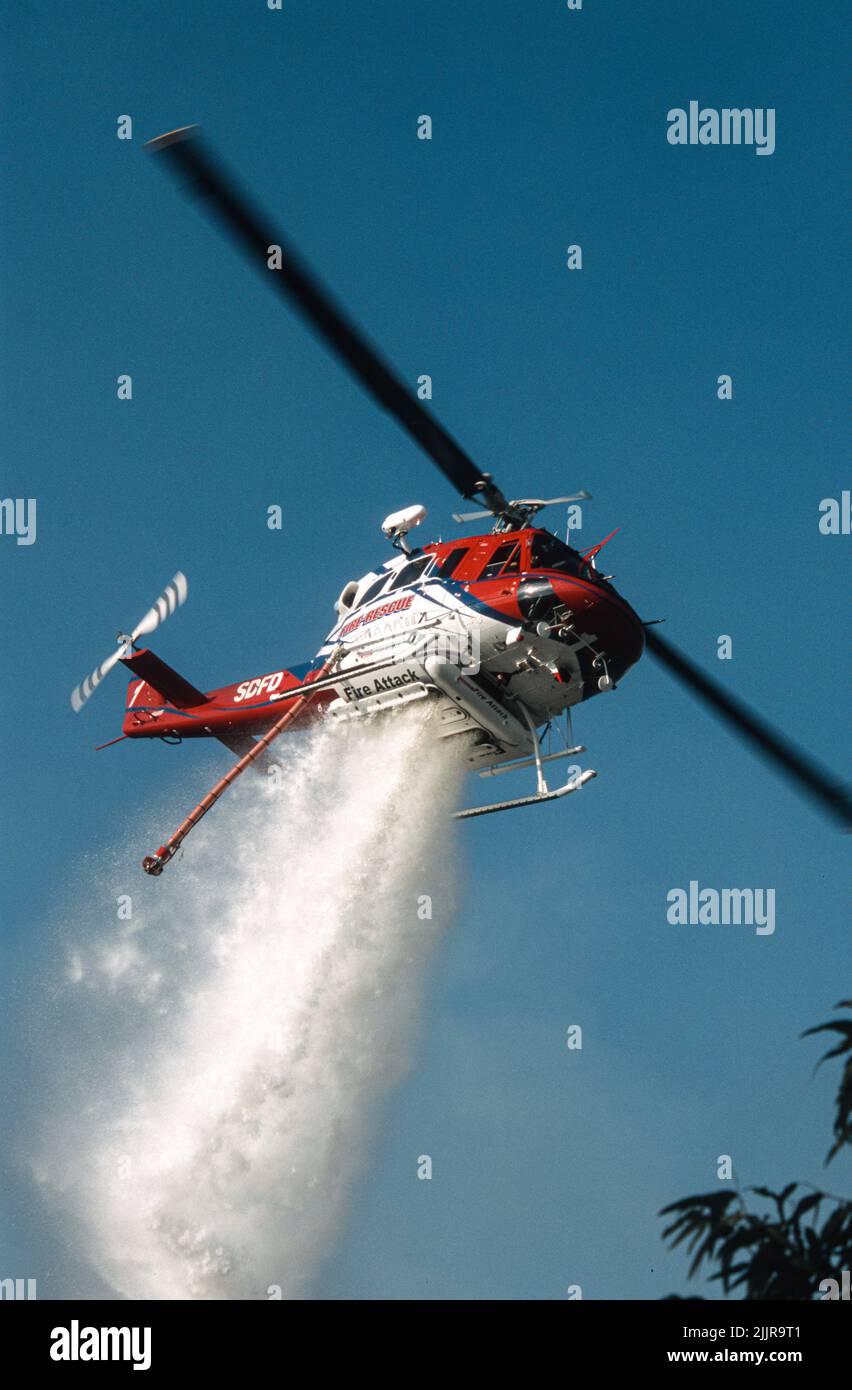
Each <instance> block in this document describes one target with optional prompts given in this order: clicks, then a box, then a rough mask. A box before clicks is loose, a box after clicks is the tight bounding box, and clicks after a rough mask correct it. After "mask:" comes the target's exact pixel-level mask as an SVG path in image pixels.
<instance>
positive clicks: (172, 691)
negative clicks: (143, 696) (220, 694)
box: [121, 648, 207, 709]
mask: <svg viewBox="0 0 852 1390" xmlns="http://www.w3.org/2000/svg"><path fill="white" fill-rule="evenodd" d="M121 663H122V665H123V666H127V667H128V669H129V670H131V671H132V672H133V674H134V675H135V676H141V677H142V679H143V680H144V681H145V683H146V684H147V685H150V686H151V688H152V690H156V691H157V692H158V694H160V695H163V696H164V697H165V699H166V700H168V702H169V704H171V705H174V706H175V707H176V708H177V709H189V708H190V707H192V706H194V705H203V704H204V703H205V702H206V700H207V696H206V695H205V694H204V692H203V690H196V688H195V686H194V685H190V683H189V681H188V680H184V678H183V676H181V675H179V674H178V672H177V671H173V670H172V668H171V666H167V665H166V663H165V661H161V660H160V658H159V657H158V656H155V655H154V653H153V652H152V651H149V650H148V649H147V648H144V649H143V650H142V651H141V652H133V653H132V654H131V655H130V656H123V657H121Z"/></svg>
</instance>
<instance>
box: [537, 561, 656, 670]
mask: <svg viewBox="0 0 852 1390" xmlns="http://www.w3.org/2000/svg"><path fill="white" fill-rule="evenodd" d="M554 587H555V588H556V590H557V592H558V593H559V597H560V598H561V599H562V601H563V603H564V604H565V606H566V607H567V608H568V609H570V610H571V614H572V616H571V618H570V619H569V621H570V624H571V627H572V629H573V632H574V633H575V634H578V635H580V636H585V637H586V638H587V639H588V641H589V645H590V649H591V650H592V651H593V652H594V653H595V654H597V655H599V656H600V657H602V658H603V662H604V664H605V671H606V674H607V675H608V676H609V677H610V680H611V681H612V682H616V681H620V680H621V679H622V677H623V676H624V675H625V674H626V672H627V671H629V670H630V667H631V666H635V665H636V662H637V661H638V660H639V658H640V657H641V655H642V653H643V651H644V650H645V629H644V628H643V626H642V622H641V619H640V618H639V615H638V614H637V613H635V612H634V611H633V609H632V608H631V607H630V604H629V603H625V601H624V599H623V598H622V597H621V595H620V594H617V593H616V592H615V590H614V589H602V588H600V589H599V588H592V586H590V585H585V584H584V585H582V586H580V585H577V584H571V583H570V582H569V583H565V584H564V585H563V584H561V583H559V582H558V581H557V583H556V584H555V585H554ZM560 590H561V591H562V592H559V591H560ZM602 688H606V687H602Z"/></svg>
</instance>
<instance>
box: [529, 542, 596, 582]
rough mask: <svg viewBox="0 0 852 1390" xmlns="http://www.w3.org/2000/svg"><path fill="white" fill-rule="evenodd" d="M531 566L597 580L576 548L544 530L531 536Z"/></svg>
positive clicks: (536, 568)
mask: <svg viewBox="0 0 852 1390" xmlns="http://www.w3.org/2000/svg"><path fill="white" fill-rule="evenodd" d="M532 567H533V569H534V570H558V571H559V573H560V574H570V575H572V576H573V577H574V578H580V579H591V580H592V581H593V582H596V581H597V578H598V576H597V575H596V574H595V571H594V570H593V569H592V567H591V565H588V564H587V563H586V561H585V560H584V559H583V557H582V555H580V554H579V553H578V552H577V551H576V550H572V549H571V547H570V546H567V545H565V544H564V543H563V542H562V541H560V540H557V538H556V536H549V535H548V534H547V532H546V531H538V532H536V534H535V535H534V536H533V543H532Z"/></svg>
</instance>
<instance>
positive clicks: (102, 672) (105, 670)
mask: <svg viewBox="0 0 852 1390" xmlns="http://www.w3.org/2000/svg"><path fill="white" fill-rule="evenodd" d="M126 650H127V648H126V646H125V645H124V644H123V643H122V645H121V646H120V647H119V648H118V649H117V650H116V651H114V652H113V653H112V656H108V657H107V659H106V661H102V662H101V664H100V666H96V667H95V669H94V671H93V672H92V674H91V675H90V676H87V677H86V679H85V680H84V681H81V682H80V684H79V685H78V686H77V687H76V689H74V690H72V692H71V708H72V709H73V710H74V712H75V713H76V714H79V713H80V710H81V709H82V708H83V706H84V704H85V703H86V701H87V700H88V698H89V696H90V695H93V694H94V692H95V691H96V690H97V688H98V686H99V685H100V683H101V681H102V680H103V678H104V676H106V675H108V674H109V672H110V671H111V670H112V668H113V666H114V665H115V664H116V662H117V661H118V659H119V657H120V656H123V655H124V653H125V651H126Z"/></svg>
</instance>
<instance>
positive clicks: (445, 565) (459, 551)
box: [438, 545, 468, 579]
mask: <svg viewBox="0 0 852 1390" xmlns="http://www.w3.org/2000/svg"><path fill="white" fill-rule="evenodd" d="M467 552H468V546H466V545H459V546H456V548H455V550H451V551H450V553H449V555H448V556H447V557H446V559H445V560H442V561H441V563H440V565H439V566H438V574H439V575H440V576H441V578H442V579H449V578H450V576H451V575H453V574H455V572H456V570H457V569H458V567H459V565H460V564H461V562H462V560H463V559H464V557H465V555H466V554H467Z"/></svg>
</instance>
